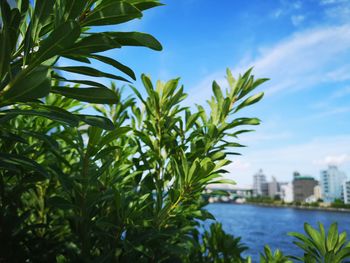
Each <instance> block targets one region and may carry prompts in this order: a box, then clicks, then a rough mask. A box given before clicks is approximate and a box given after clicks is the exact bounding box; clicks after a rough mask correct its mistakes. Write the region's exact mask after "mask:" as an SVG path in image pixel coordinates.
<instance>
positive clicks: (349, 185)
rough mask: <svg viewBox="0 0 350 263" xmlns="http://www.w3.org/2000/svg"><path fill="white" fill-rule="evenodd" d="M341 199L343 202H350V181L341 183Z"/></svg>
mask: <svg viewBox="0 0 350 263" xmlns="http://www.w3.org/2000/svg"><path fill="white" fill-rule="evenodd" d="M343 200H344V203H345V204H350V181H346V182H344V183H343Z"/></svg>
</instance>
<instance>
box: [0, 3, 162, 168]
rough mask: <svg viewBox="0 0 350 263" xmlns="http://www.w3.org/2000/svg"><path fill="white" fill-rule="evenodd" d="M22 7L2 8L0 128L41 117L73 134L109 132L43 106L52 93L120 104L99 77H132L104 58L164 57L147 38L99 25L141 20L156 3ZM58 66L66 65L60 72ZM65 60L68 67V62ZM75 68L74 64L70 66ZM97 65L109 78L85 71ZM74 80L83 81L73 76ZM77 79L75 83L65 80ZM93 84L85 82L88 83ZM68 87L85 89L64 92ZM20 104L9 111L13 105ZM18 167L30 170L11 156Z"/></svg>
mask: <svg viewBox="0 0 350 263" xmlns="http://www.w3.org/2000/svg"><path fill="white" fill-rule="evenodd" d="M33 2H34V1H29V0H20V1H16V4H15V7H13V8H11V6H10V5H9V4H8V2H7V1H6V0H3V1H1V5H0V7H1V21H2V23H1V32H0V107H1V111H0V116H1V119H0V122H6V121H8V120H9V119H12V118H15V117H16V116H17V115H26V116H28V115H29V116H33V115H35V116H42V117H47V118H51V119H55V120H56V121H59V122H61V123H62V124H68V125H70V126H75V127H77V126H78V124H79V122H84V123H87V124H89V125H96V126H99V127H101V128H104V129H113V123H112V122H111V121H110V120H108V119H105V118H102V117H100V116H85V115H82V114H74V113H72V112H68V111H66V110H64V109H62V108H55V107H54V106H52V105H43V103H45V100H41V101H40V100H39V99H43V98H44V97H45V96H47V95H48V94H49V93H56V94H60V95H63V96H64V97H66V98H72V99H76V100H79V101H84V102H92V103H108V104H115V103H117V102H118V97H117V94H116V93H115V92H113V90H111V89H108V88H107V87H106V86H105V85H103V84H101V83H100V82H99V81H97V80H96V79H97V78H100V77H106V78H109V79H114V80H119V81H124V82H129V80H128V79H127V78H125V77H124V76H119V74H120V73H123V74H125V75H127V77H128V78H132V79H135V74H134V72H133V71H132V70H131V69H130V68H129V67H127V66H125V65H123V64H122V63H120V62H119V61H116V60H114V59H112V58H110V57H107V56H105V55H101V54H100V53H101V52H105V51H109V50H112V49H117V48H122V47H123V46H143V47H147V48H151V49H154V50H161V49H162V47H161V45H160V43H159V42H158V41H157V40H156V39H155V38H154V37H152V36H151V35H148V34H145V33H140V32H116V31H101V30H100V29H99V26H101V25H106V26H116V25H118V24H121V23H123V22H127V21H130V20H133V19H136V18H141V17H142V11H143V10H145V9H148V8H152V7H155V6H158V5H160V3H159V2H158V1H157V0H123V1H110V0H89V1H86V0H74V1H72V0H57V1H54V0H36V1H35V4H34V3H33ZM62 59H66V62H65V64H67V63H68V64H70V65H72V66H59V65H60V62H61V61H63V60H62ZM67 59H69V60H67ZM72 60H73V61H75V63H73V61H72ZM91 61H99V62H101V63H105V64H106V65H109V66H110V67H111V68H113V70H111V72H112V73H106V72H102V71H99V70H97V69H95V68H93V67H90V66H89V64H90V63H91ZM77 74H78V75H80V77H77ZM67 76H74V77H69V78H68V77H67ZM91 78H92V79H93V80H89V79H91ZM70 83H74V84H80V85H82V86H79V87H77V86H75V87H69V85H67V84H70ZM19 104H20V105H25V106H26V107H25V108H12V107H9V106H11V105H19ZM15 158H16V162H20V160H21V162H22V163H21V164H18V165H28V166H30V165H29V164H26V161H25V160H22V159H21V157H20V156H16V157H15Z"/></svg>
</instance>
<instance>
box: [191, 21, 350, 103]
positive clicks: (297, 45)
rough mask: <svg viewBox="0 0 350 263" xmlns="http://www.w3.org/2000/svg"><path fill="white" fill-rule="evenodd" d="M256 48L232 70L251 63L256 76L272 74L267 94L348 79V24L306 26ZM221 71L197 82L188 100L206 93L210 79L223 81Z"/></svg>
mask: <svg viewBox="0 0 350 263" xmlns="http://www.w3.org/2000/svg"><path fill="white" fill-rule="evenodd" d="M330 47H331V48H330ZM257 49H259V50H261V53H260V55H259V56H258V57H257V58H256V59H254V60H251V61H249V62H247V61H244V62H243V63H242V62H240V63H238V65H236V67H235V68H234V70H233V71H234V72H235V73H237V72H243V71H244V70H246V69H247V68H249V67H251V66H254V72H257V73H258V74H259V76H263V77H269V78H271V81H269V88H268V89H267V90H266V94H267V95H273V94H276V93H281V92H292V91H296V90H300V89H306V88H313V87H316V86H317V85H319V84H322V83H334V82H338V81H340V80H346V79H350V64H348V63H346V62H347V61H348V60H349V58H350V25H343V26H333V27H322V28H316V29H312V30H305V31H302V32H298V33H296V34H294V35H292V36H291V37H289V38H287V39H285V40H283V41H281V42H280V43H278V44H276V45H274V46H272V47H269V48H263V49H262V48H259V47H258V48H257ZM224 72H225V70H224V69H221V70H220V72H216V73H213V74H211V75H209V76H207V77H206V78H204V79H203V80H202V81H201V82H200V83H198V84H197V85H196V86H195V87H194V88H193V89H192V91H193V93H194V96H193V97H192V98H191V102H196V101H199V100H203V98H208V97H209V95H210V94H211V88H210V87H211V82H212V80H214V79H216V80H218V82H219V83H223V84H224V83H225V82H226V81H225V78H223V75H224Z"/></svg>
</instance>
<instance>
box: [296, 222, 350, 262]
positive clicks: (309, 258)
mask: <svg viewBox="0 0 350 263" xmlns="http://www.w3.org/2000/svg"><path fill="white" fill-rule="evenodd" d="M304 229H305V232H306V234H307V235H303V234H300V233H295V232H292V233H290V235H291V236H293V237H295V238H297V241H294V244H296V245H297V246H298V247H299V248H301V249H302V250H303V251H304V257H302V258H299V257H294V258H295V259H297V260H299V261H302V262H306V263H313V262H325V263H339V262H344V260H346V259H348V260H349V259H350V242H347V240H346V233H345V232H342V233H340V234H339V232H338V226H337V223H333V224H332V225H331V226H330V228H329V231H328V233H327V234H326V232H325V229H324V226H323V225H322V224H321V223H319V230H317V229H314V228H313V227H312V226H310V225H309V224H307V223H305V225H304Z"/></svg>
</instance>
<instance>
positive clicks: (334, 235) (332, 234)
mask: <svg viewBox="0 0 350 263" xmlns="http://www.w3.org/2000/svg"><path fill="white" fill-rule="evenodd" d="M338 240H339V234H338V225H337V223H333V224H332V225H331V227H330V228H329V231H328V236H327V242H326V244H327V251H331V250H334V248H335V247H336V245H337V243H338Z"/></svg>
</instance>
